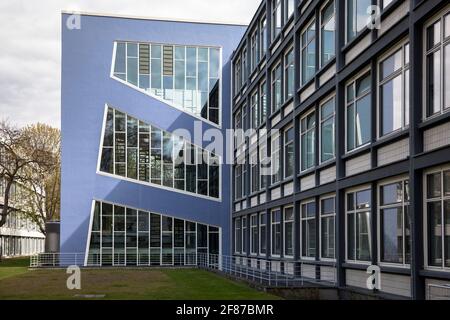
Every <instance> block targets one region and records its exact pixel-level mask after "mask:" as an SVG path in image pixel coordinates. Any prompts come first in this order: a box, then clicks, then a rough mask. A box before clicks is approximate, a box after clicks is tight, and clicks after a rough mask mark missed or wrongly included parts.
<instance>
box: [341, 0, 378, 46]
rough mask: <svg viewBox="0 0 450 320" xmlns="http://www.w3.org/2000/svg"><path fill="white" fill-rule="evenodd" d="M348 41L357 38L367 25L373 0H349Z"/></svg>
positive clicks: (347, 2)
mask: <svg viewBox="0 0 450 320" xmlns="http://www.w3.org/2000/svg"><path fill="white" fill-rule="evenodd" d="M346 4H347V42H350V41H351V40H353V39H354V38H356V37H357V36H358V35H359V33H360V32H361V31H362V30H363V29H364V28H365V27H366V25H367V19H368V18H369V13H368V12H367V11H368V8H369V7H370V6H371V5H372V1H371V0H347V1H346Z"/></svg>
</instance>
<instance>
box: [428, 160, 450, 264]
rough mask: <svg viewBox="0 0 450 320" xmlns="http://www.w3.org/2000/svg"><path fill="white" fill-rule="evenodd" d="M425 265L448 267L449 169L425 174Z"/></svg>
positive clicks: (449, 259) (449, 247)
mask: <svg viewBox="0 0 450 320" xmlns="http://www.w3.org/2000/svg"><path fill="white" fill-rule="evenodd" d="M425 184H426V188H425V191H426V195H425V205H426V212H425V219H424V220H425V221H426V237H427V250H426V252H427V257H428V259H427V266H429V267H435V268H439V269H448V268H450V169H444V170H439V171H436V172H433V173H429V174H427V175H426V180H425Z"/></svg>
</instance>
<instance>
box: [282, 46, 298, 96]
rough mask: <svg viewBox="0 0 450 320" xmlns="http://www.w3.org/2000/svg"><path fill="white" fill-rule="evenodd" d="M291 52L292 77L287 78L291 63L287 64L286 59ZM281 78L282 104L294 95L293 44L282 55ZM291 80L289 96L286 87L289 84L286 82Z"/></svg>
mask: <svg viewBox="0 0 450 320" xmlns="http://www.w3.org/2000/svg"><path fill="white" fill-rule="evenodd" d="M291 53H292V54H293V57H294V58H293V59H292V67H293V68H294V72H293V73H292V75H293V79H289V78H288V74H289V69H290V68H291V65H290V64H288V62H289V60H288V56H289V54H291ZM282 78H283V79H282V81H283V83H284V84H283V86H282V87H283V90H282V91H283V99H282V101H283V102H282V104H283V103H285V102H287V101H288V100H289V99H291V98H292V97H294V96H295V51H294V46H293V45H291V46H290V47H289V48H288V49H287V50H286V51H285V53H284V55H283V77H282ZM288 79H289V80H291V81H292V82H293V92H292V93H291V94H292V95H291V96H289V93H288V89H289V86H288V83H287V80H288Z"/></svg>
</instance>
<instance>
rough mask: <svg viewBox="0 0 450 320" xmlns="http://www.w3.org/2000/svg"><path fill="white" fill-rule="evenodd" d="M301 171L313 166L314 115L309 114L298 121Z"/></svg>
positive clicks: (312, 113)
mask: <svg viewBox="0 0 450 320" xmlns="http://www.w3.org/2000/svg"><path fill="white" fill-rule="evenodd" d="M300 144H301V170H302V171H306V170H308V169H310V168H312V167H314V165H315V157H316V156H315V144H316V113H315V112H314V111H313V112H310V113H309V114H308V115H306V116H304V117H303V118H302V119H301V121H300Z"/></svg>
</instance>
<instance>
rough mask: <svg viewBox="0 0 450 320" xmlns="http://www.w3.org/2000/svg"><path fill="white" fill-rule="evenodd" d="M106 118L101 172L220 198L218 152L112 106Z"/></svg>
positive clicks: (100, 165)
mask: <svg viewBox="0 0 450 320" xmlns="http://www.w3.org/2000/svg"><path fill="white" fill-rule="evenodd" d="M105 121H106V122H105V124H104V128H105V130H104V131H105V132H104V133H103V147H102V150H101V156H100V164H99V170H100V171H101V172H103V173H107V174H111V175H115V176H119V177H124V178H128V179H131V180H135V181H140V182H143V183H149V184H152V185H158V186H164V187H167V188H171V189H173V190H174V191H182V192H185V191H186V192H189V193H193V194H197V195H200V196H206V197H210V198H214V199H218V198H220V174H219V173H220V167H219V164H220V161H219V157H218V156H217V155H215V154H212V153H209V152H208V151H206V150H203V149H201V148H197V147H194V146H192V145H191V144H189V143H188V142H187V141H185V140H184V139H183V138H181V137H176V136H174V135H172V134H171V133H169V132H165V131H163V130H160V129H158V128H156V127H154V126H151V125H149V124H146V123H144V122H142V121H139V120H138V119H136V118H133V117H131V116H129V115H127V114H125V113H122V112H120V111H118V110H115V109H113V108H107V113H106V119H105ZM196 149H198V150H196ZM185 150H186V152H185ZM196 152H197V154H198V157H196V156H195V153H196ZM202 155H203V156H202ZM208 159H210V160H214V161H210V162H208ZM197 165H198V166H199V168H198V172H197V171H196V168H195V167H196V166H197ZM185 174H186V180H185ZM197 183H198V185H199V187H198V188H197V187H196V185H197ZM208 186H209V188H208ZM200 187H201V188H200Z"/></svg>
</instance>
